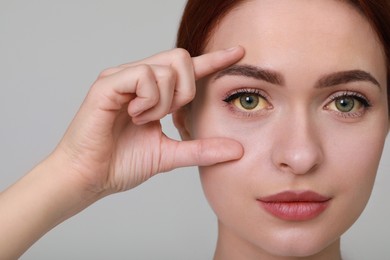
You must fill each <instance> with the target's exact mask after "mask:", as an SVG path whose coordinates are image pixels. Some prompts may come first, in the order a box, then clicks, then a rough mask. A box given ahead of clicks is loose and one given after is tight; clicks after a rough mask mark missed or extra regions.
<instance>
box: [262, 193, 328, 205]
mask: <svg viewBox="0 0 390 260" xmlns="http://www.w3.org/2000/svg"><path fill="white" fill-rule="evenodd" d="M330 199H331V198H330V197H327V196H324V195H321V194H319V193H316V192H314V191H283V192H280V193H277V194H273V195H270V196H266V197H260V198H259V199H258V200H259V201H262V202H274V203H275V202H326V201H328V200H330Z"/></svg>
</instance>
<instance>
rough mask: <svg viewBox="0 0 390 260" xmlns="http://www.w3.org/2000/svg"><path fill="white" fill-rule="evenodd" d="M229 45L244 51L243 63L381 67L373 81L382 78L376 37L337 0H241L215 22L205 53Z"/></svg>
mask: <svg viewBox="0 0 390 260" xmlns="http://www.w3.org/2000/svg"><path fill="white" fill-rule="evenodd" d="M235 45H242V46H243V47H244V48H245V49H246V56H245V57H244V60H245V62H249V63H254V64H257V63H259V62H261V63H262V66H264V65H269V66H271V67H273V66H276V67H277V66H281V67H282V66H283V65H286V64H290V65H294V66H299V65H301V66H303V65H304V64H306V65H307V64H313V63H319V60H320V61H321V66H322V68H323V69H324V67H326V66H329V70H330V69H332V70H334V69H340V70H341V69H351V68H350V66H351V64H353V66H355V68H354V69H368V68H367V67H380V68H383V69H382V71H378V72H376V73H381V74H382V75H376V76H378V77H381V76H385V74H386V70H385V55H384V51H383V48H382V46H381V44H380V42H379V40H378V37H377V35H376V34H375V32H374V31H373V29H372V28H371V26H370V24H369V23H368V21H367V20H366V19H365V17H364V16H363V15H361V14H360V13H359V12H358V11H357V10H356V9H355V7H353V6H352V5H350V4H349V3H346V2H345V1H341V0H316V1H313V0H288V1H287V0H252V1H245V2H244V3H243V4H241V5H239V6H238V7H237V8H235V9H233V10H232V11H230V12H229V13H228V14H227V15H226V16H225V17H224V18H223V19H222V21H221V22H220V23H219V24H218V26H217V27H216V28H215V30H214V31H213V35H212V37H211V38H210V41H209V43H208V45H207V46H206V51H211V50H216V49H221V48H229V47H231V46H235ZM293 63H296V64H293ZM335 66H339V67H340V68H335ZM345 67H347V68H345Z"/></svg>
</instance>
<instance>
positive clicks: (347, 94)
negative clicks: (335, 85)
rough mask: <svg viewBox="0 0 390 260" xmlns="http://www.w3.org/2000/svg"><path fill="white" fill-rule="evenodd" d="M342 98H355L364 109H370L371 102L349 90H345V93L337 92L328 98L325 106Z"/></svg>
mask: <svg viewBox="0 0 390 260" xmlns="http://www.w3.org/2000/svg"><path fill="white" fill-rule="evenodd" d="M343 97H352V98H355V99H357V100H358V101H359V102H361V103H362V104H363V105H364V106H365V107H371V106H372V104H371V102H370V101H369V99H368V98H367V97H366V96H365V95H363V94H361V93H359V92H356V91H350V90H345V91H338V92H336V93H333V94H332V95H331V96H330V97H329V101H327V105H328V104H330V103H331V102H333V101H335V100H337V99H339V98H343Z"/></svg>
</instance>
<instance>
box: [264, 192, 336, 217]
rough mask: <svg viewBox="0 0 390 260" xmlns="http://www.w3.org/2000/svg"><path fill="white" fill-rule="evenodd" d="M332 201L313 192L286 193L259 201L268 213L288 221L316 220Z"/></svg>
mask: <svg viewBox="0 0 390 260" xmlns="http://www.w3.org/2000/svg"><path fill="white" fill-rule="evenodd" d="M330 200H331V198H330V197H326V196H323V195H321V194H318V193H316V192H313V191H284V192H281V193H277V194H274V195H271V196H267V197H261V198H258V199H257V201H258V202H259V203H260V205H261V206H262V208H263V209H265V210H266V211H267V212H268V213H270V214H271V215H273V216H275V217H277V218H279V219H282V220H287V221H307V220H311V219H314V218H316V217H318V216H319V215H320V214H321V213H323V212H324V211H325V210H326V209H327V208H328V206H329V203H330Z"/></svg>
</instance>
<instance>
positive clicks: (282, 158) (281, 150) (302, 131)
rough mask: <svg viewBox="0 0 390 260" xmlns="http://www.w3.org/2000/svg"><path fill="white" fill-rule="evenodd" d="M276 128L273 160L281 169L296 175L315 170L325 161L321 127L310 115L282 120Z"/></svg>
mask: <svg viewBox="0 0 390 260" xmlns="http://www.w3.org/2000/svg"><path fill="white" fill-rule="evenodd" d="M280 122H281V123H280V124H278V126H277V128H278V129H275V131H274V133H275V139H274V142H273V148H272V161H273V164H274V166H275V167H277V168H278V170H279V171H282V172H289V173H292V174H296V175H302V174H308V173H311V172H314V171H315V170H316V169H317V168H318V167H319V166H320V165H321V163H322V162H323V159H324V153H323V149H322V145H321V138H320V137H321V135H320V131H319V130H320V129H317V127H316V124H315V120H311V119H310V118H309V116H307V115H306V116H302V114H301V115H295V117H288V118H287V119H286V120H280Z"/></svg>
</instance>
